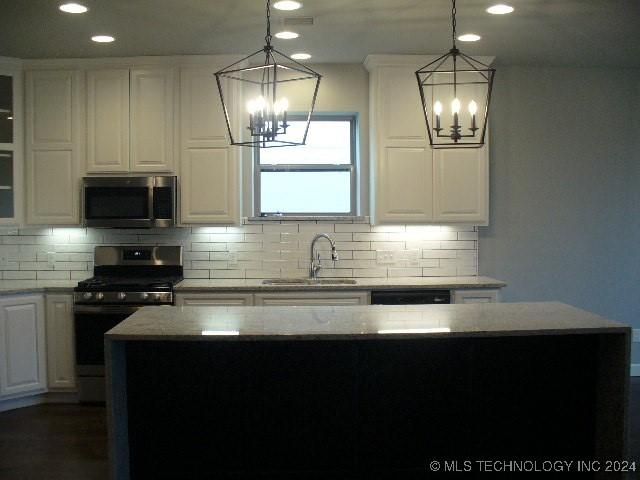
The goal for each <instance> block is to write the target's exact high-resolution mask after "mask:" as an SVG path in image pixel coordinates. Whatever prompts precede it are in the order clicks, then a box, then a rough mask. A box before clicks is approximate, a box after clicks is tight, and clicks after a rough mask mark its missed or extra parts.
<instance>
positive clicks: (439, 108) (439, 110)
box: [433, 100, 442, 116]
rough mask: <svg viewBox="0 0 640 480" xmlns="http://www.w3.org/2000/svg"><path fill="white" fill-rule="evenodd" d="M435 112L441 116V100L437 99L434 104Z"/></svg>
mask: <svg viewBox="0 0 640 480" xmlns="http://www.w3.org/2000/svg"><path fill="white" fill-rule="evenodd" d="M433 113H435V114H436V115H438V116H440V114H441V113H442V103H441V102H440V100H436V103H434V104H433Z"/></svg>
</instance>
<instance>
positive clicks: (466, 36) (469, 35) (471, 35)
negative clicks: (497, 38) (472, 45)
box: [458, 33, 482, 42]
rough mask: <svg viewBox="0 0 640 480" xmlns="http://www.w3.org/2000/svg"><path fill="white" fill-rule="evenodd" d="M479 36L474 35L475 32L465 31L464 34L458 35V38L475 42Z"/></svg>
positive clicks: (462, 40)
mask: <svg viewBox="0 0 640 480" xmlns="http://www.w3.org/2000/svg"><path fill="white" fill-rule="evenodd" d="M481 38H482V37H481V36H480V35H476V34H475V33H465V34H464V35H460V36H459V37H458V40H460V41H461V42H477V41H478V40H480V39H481Z"/></svg>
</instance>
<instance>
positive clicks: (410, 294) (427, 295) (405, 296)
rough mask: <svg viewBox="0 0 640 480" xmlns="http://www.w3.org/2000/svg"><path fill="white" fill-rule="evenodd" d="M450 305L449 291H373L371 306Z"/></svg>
mask: <svg viewBox="0 0 640 480" xmlns="http://www.w3.org/2000/svg"><path fill="white" fill-rule="evenodd" d="M445 303H451V292H450V291H449V290H426V289H425V290H373V291H372V292H371V305H432V304H445Z"/></svg>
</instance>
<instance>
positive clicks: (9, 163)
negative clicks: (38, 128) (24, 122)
mask: <svg viewBox="0 0 640 480" xmlns="http://www.w3.org/2000/svg"><path fill="white" fill-rule="evenodd" d="M20 79H21V74H20V72H18V71H13V70H10V69H3V68H2V65H1V64H0V224H13V223H19V218H20V216H19V209H20V204H19V199H20V194H19V190H20V187H21V181H22V179H21V172H22V168H21V167H22V163H21V159H22V148H21V147H22V139H21V138H20V135H19V130H20V129H19V123H18V122H19V121H20V120H21V118H20V117H21V115H20V114H21V111H17V110H18V109H19V101H18V97H19V93H20V92H19V90H20V84H19V80H20Z"/></svg>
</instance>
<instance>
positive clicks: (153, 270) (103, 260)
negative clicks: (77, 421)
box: [74, 245, 183, 402]
mask: <svg viewBox="0 0 640 480" xmlns="http://www.w3.org/2000/svg"><path fill="white" fill-rule="evenodd" d="M94 261H95V267H94V270H93V274H94V277H92V278H90V279H89V280H85V281H83V282H80V283H78V286H77V287H76V288H75V289H74V319H75V322H74V324H75V326H74V328H75V343H76V376H77V381H78V398H79V400H80V401H81V402H104V400H105V393H104V387H105V379H104V334H105V333H106V332H107V331H108V330H110V329H111V328H113V327H115V326H116V325H117V324H118V323H120V322H121V321H123V320H124V319H125V318H127V317H128V316H129V315H131V314H132V313H134V312H135V311H136V310H138V309H140V308H142V307H144V306H149V305H173V304H174V296H173V287H174V285H175V284H176V283H178V282H179V281H180V280H182V278H183V277H182V274H183V262H182V247H180V246H139V245H119V246H105V247H96V249H95V259H94Z"/></svg>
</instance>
